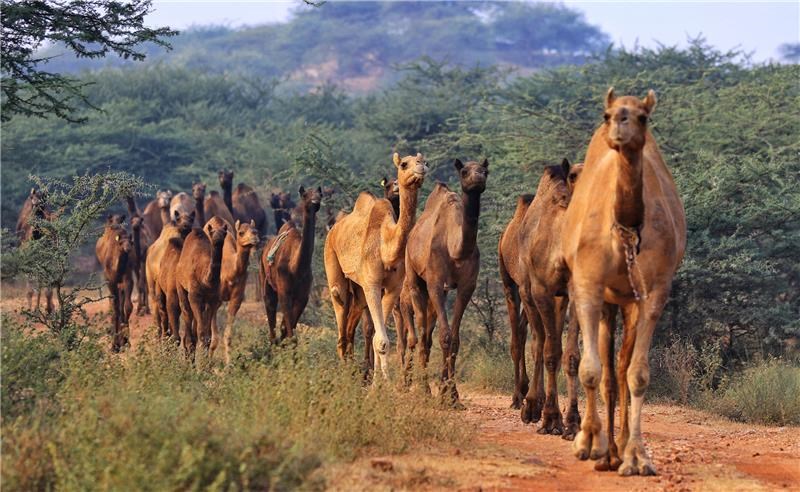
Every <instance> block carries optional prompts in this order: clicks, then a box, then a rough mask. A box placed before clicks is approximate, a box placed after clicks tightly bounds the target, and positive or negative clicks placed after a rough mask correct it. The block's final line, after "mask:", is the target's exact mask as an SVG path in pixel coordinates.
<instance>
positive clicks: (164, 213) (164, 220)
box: [160, 206, 170, 226]
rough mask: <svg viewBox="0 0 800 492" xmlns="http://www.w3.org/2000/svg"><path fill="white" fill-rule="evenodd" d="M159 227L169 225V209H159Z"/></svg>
mask: <svg viewBox="0 0 800 492" xmlns="http://www.w3.org/2000/svg"><path fill="white" fill-rule="evenodd" d="M160 210H161V225H162V226H165V225H167V224H169V220H170V219H169V207H168V206H167V207H161V208H160Z"/></svg>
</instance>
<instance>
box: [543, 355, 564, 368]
mask: <svg viewBox="0 0 800 492" xmlns="http://www.w3.org/2000/svg"><path fill="white" fill-rule="evenodd" d="M560 361H561V353H551V354H545V356H544V367H545V368H546V369H547V370H548V371H549V372H556V371H558V365H559V362H560Z"/></svg>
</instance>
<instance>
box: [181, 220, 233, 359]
mask: <svg viewBox="0 0 800 492" xmlns="http://www.w3.org/2000/svg"><path fill="white" fill-rule="evenodd" d="M227 236H228V225H227V224H223V225H222V227H221V228H216V229H215V228H214V225H213V224H212V223H207V224H206V225H205V227H203V229H193V230H192V232H190V233H189V235H188V236H186V239H185V240H184V242H183V248H182V249H181V257H180V259H179V260H178V266H177V269H176V275H175V277H176V279H177V291H178V301H179V302H180V307H181V313H182V314H183V318H184V326H185V329H184V330H182V332H181V337H182V340H181V343H182V345H183V347H184V349H186V350H187V352H188V353H189V354H190V355H192V356H193V355H194V353H195V348H196V346H197V344H198V343H199V344H202V346H203V348H204V349H206V351H208V350H209V349H210V347H211V319H212V317H213V316H214V315H216V310H215V309H214V308H215V307H218V306H219V302H220V301H219V298H220V295H219V293H220V273H221V271H222V250H223V248H224V246H225V239H226V238H227ZM191 327H194V330H192V329H191Z"/></svg>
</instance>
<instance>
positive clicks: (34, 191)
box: [30, 188, 36, 196]
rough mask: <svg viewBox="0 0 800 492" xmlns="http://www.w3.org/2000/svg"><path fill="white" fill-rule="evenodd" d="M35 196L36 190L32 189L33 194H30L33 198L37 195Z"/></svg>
mask: <svg viewBox="0 0 800 492" xmlns="http://www.w3.org/2000/svg"><path fill="white" fill-rule="evenodd" d="M35 194H36V188H31V193H30V195H31V196H33V195H35Z"/></svg>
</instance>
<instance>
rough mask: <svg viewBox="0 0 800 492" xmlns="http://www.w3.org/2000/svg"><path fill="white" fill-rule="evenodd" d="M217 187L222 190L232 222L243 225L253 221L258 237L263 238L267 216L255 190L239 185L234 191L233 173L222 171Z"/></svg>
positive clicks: (265, 231) (265, 232)
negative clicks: (235, 221)
mask: <svg viewBox="0 0 800 492" xmlns="http://www.w3.org/2000/svg"><path fill="white" fill-rule="evenodd" d="M219 186H220V187H221V188H222V193H223V199H224V201H225V205H226V206H227V207H228V209H229V210H230V211H231V214H233V218H234V220H239V221H241V222H243V223H249V222H250V221H251V220H252V221H254V222H255V224H256V229H257V230H258V234H259V237H262V238H263V237H264V236H265V235H266V234H267V214H266V213H265V212H264V207H262V206H261V201H260V200H259V199H258V194H256V192H255V190H254V189H253V188H251V187H250V186H247V185H246V184H244V183H239V184H238V186H236V189H235V190H234V189H233V171H226V170H224V169H223V170H222V171H220V172H219Z"/></svg>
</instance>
